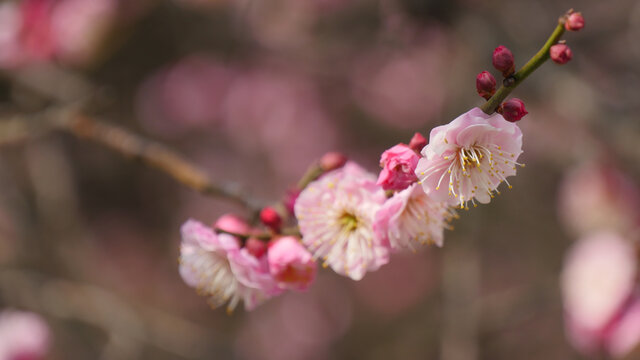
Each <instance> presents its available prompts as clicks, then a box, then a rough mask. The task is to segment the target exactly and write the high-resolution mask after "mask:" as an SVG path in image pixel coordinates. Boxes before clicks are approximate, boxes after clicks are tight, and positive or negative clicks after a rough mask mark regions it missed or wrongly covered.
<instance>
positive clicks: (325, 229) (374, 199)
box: [295, 162, 389, 280]
mask: <svg viewBox="0 0 640 360" xmlns="http://www.w3.org/2000/svg"><path fill="white" fill-rule="evenodd" d="M384 201H385V194H384V191H383V190H382V188H380V187H379V186H377V185H376V183H375V177H374V176H373V175H372V174H371V173H368V172H366V171H365V170H363V169H362V168H361V167H360V166H358V165H357V164H355V163H353V162H347V164H346V165H345V166H344V167H342V168H340V169H337V170H334V171H331V172H329V173H327V174H325V175H324V176H323V177H321V178H320V179H319V180H316V181H314V182H312V183H311V184H309V186H307V188H306V189H304V190H303V191H302V193H301V194H300V196H299V197H298V200H297V202H296V205H295V215H296V218H297V219H298V224H299V225H300V231H301V232H302V241H303V243H304V244H305V245H306V246H307V248H309V249H310V250H311V252H312V253H313V255H314V258H322V260H324V264H323V265H324V266H331V268H332V269H333V270H334V271H335V272H337V273H338V274H342V275H346V276H349V277H351V278H352V279H354V280H360V279H362V277H363V276H364V274H365V273H366V272H367V271H374V270H376V269H378V268H379V267H380V266H382V265H384V264H386V263H387V262H388V261H389V249H388V247H387V246H386V245H385V244H383V243H382V242H381V240H380V239H379V238H378V237H376V236H375V234H374V232H373V222H374V216H375V213H376V211H378V209H379V208H380V206H381V205H382V204H383V203H384Z"/></svg>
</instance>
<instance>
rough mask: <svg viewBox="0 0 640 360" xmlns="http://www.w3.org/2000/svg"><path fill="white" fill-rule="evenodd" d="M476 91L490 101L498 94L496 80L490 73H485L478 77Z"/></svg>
mask: <svg viewBox="0 0 640 360" xmlns="http://www.w3.org/2000/svg"><path fill="white" fill-rule="evenodd" d="M476 90H477V91H478V95H480V96H482V97H483V98H485V99H487V100H488V99H489V98H490V97H491V96H493V94H495V93H496V78H494V77H493V75H491V73H489V72H488V71H483V72H481V73H480V74H478V76H476Z"/></svg>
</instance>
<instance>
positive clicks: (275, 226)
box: [260, 206, 282, 232]
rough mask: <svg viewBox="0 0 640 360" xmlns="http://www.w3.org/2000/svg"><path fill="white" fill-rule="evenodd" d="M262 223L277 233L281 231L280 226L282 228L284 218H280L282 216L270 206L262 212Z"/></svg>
mask: <svg viewBox="0 0 640 360" xmlns="http://www.w3.org/2000/svg"><path fill="white" fill-rule="evenodd" d="M260 221H262V223H263V224H265V225H266V226H267V227H268V228H270V229H271V230H273V231H276V232H277V231H280V226H282V218H281V217H280V214H278V212H277V211H276V210H275V209H274V208H272V207H270V206H267V207H265V208H263V209H262V211H260Z"/></svg>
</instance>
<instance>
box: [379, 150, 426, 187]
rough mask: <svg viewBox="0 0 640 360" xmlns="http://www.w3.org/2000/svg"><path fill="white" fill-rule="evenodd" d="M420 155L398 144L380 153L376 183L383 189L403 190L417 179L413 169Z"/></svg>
mask: <svg viewBox="0 0 640 360" xmlns="http://www.w3.org/2000/svg"><path fill="white" fill-rule="evenodd" d="M418 160H420V156H418V154H416V153H415V152H414V151H413V150H412V149H411V148H410V147H408V146H407V145H404V144H398V145H395V146H393V147H392V148H390V149H388V150H386V151H385V152H383V153H382V156H381V157H380V166H382V171H381V172H380V176H378V182H377V184H378V185H382V188H384V189H385V190H404V189H406V188H407V187H408V186H409V185H411V184H413V183H414V182H416V181H418V178H417V177H416V174H415V170H416V166H417V165H418Z"/></svg>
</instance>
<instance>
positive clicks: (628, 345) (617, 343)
mask: <svg viewBox="0 0 640 360" xmlns="http://www.w3.org/2000/svg"><path fill="white" fill-rule="evenodd" d="M638 344H640V299H635V301H634V302H633V303H632V304H631V305H629V307H628V308H627V309H626V310H625V312H624V315H623V316H622V317H621V318H620V319H619V320H618V321H617V323H616V324H615V325H614V326H613V328H612V330H611V331H610V332H609V339H608V340H607V350H608V352H609V353H610V354H611V355H612V356H613V357H616V358H622V357H624V356H626V355H628V354H629V353H630V352H631V351H632V350H636V351H638ZM635 355H636V356H637V355H638V353H635ZM629 359H631V357H629ZM634 359H635V358H634Z"/></svg>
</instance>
